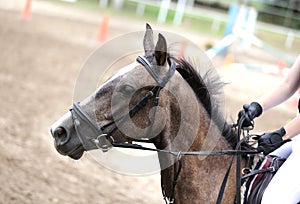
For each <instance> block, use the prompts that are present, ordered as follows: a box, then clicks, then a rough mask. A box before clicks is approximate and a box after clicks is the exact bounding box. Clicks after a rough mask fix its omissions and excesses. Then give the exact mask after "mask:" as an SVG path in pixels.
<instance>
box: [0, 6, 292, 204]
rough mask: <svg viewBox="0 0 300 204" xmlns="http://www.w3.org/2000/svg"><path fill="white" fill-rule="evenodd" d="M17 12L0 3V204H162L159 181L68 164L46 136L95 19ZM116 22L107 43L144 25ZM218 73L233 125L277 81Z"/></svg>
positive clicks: (61, 109)
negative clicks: (248, 104)
mask: <svg viewBox="0 0 300 204" xmlns="http://www.w3.org/2000/svg"><path fill="white" fill-rule="evenodd" d="M7 2H8V1H7ZM9 2H21V3H22V2H23V1H9ZM20 5H21V4H19V5H16V4H12V3H10V4H9V3H8V4H5V3H0V19H2V20H1V21H0V47H1V54H0V62H1V63H0V97H1V102H0V104H1V109H0V130H1V139H0V158H1V164H0V183H1V184H2V185H0V192H1V193H0V203H3V204H32V203H34V204H41V203H43V204H48V203H49V204H50V203H59V204H69V203H70V204H71V203H72V204H82V203H89V204H96V203H97V204H106V203H107V204H110V203H162V197H161V192H160V184H159V177H158V175H154V176H149V177H131V176H126V175H121V174H117V173H115V172H112V171H110V170H107V169H105V168H104V167H102V166H100V165H99V164H98V163H96V162H95V161H94V160H93V159H91V157H90V156H89V155H85V156H84V157H83V158H82V159H81V160H79V161H73V160H71V159H69V158H67V157H64V156H61V155H59V154H58V153H57V152H56V150H55V149H54V146H53V140H52V138H51V136H50V134H49V127H50V125H51V124H52V123H53V122H54V121H55V120H56V119H58V118H59V117H60V116H61V115H63V114H64V113H65V112H66V111H67V110H68V108H69V107H70V105H71V103H72V94H73V90H74V84H75V80H76V77H77V74H78V72H79V70H80V66H81V65H82V64H83V63H84V61H85V59H86V58H87V57H88V56H89V54H90V53H91V52H92V51H93V50H94V49H95V48H96V47H97V46H99V43H98V42H96V40H95V35H96V32H97V27H98V22H99V19H100V17H101V14H94V13H88V12H86V11H80V12H78V10H76V9H73V10H72V9H70V10H64V8H62V7H59V6H58V7H56V6H55V5H54V4H53V5H52V4H49V3H42V2H39V3H37V4H35V5H34V6H33V9H34V10H33V15H32V17H31V19H29V20H22V19H20V10H19V9H20V7H21V6H20ZM22 5H23V4H22ZM46 9H48V10H51V9H52V11H51V12H47V11H46ZM59 9H61V10H59ZM61 11H64V12H61ZM81 17H82V18H81ZM122 20H123V21H124V19H122ZM119 21H120V19H118V18H112V19H111V25H110V30H109V32H110V33H109V34H110V35H109V36H110V37H113V36H116V35H119V34H124V33H127V32H129V31H134V29H136V28H137V26H140V27H139V28H138V30H140V29H142V28H144V22H140V21H134V22H128V23H132V24H130V25H131V26H124V25H123V26H122V25H120V23H119V24H118V23H117V22H119ZM128 21H129V20H128ZM237 56H238V55H237ZM266 57H267V58H268V59H269V60H270V63H275V64H276V61H275V60H274V59H272V57H270V56H268V55H266ZM249 58H250V59H252V60H253V56H247V55H244V54H243V56H242V57H240V58H238V57H237V59H240V60H247V59H249ZM260 59H261V58H260ZM260 59H256V60H257V62H258V63H259V62H260ZM254 60H255V58H254ZM272 60H273V61H272ZM219 63H220V59H219V61H218V60H217V61H216V64H219ZM219 70H220V73H221V75H222V76H223V77H224V80H225V81H228V82H230V83H231V84H229V85H228V86H227V87H226V88H225V93H226V99H227V103H226V107H227V108H228V110H227V112H228V113H229V114H228V115H229V116H230V115H232V117H234V120H235V115H236V113H237V111H238V110H239V109H240V107H241V105H242V104H243V103H245V102H248V101H249V100H251V99H255V98H256V97H257V96H259V95H260V94H262V93H263V92H264V91H266V90H267V89H268V88H270V87H272V86H273V84H274V83H276V82H277V81H278V80H279V77H277V76H273V75H262V74H257V73H255V72H248V71H240V70H238V71H237V70H235V69H230V68H220V69H219ZM253 79H255V80H253ZM290 109H291V108H290V106H289V105H288V104H286V105H283V106H281V107H280V108H277V109H276V110H274V111H272V112H269V113H266V114H265V116H264V117H263V118H262V119H259V120H257V128H258V129H257V131H267V130H273V129H275V128H278V127H280V125H281V124H283V123H284V122H286V121H287V120H288V119H290V118H291V117H292V116H293V111H290Z"/></svg>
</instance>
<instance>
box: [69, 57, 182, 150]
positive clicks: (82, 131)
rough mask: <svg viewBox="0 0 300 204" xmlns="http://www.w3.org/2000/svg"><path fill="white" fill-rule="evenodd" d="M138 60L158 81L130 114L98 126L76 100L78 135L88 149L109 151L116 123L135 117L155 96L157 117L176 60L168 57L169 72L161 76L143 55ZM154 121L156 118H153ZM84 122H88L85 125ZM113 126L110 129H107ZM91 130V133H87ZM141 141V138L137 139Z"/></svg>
mask: <svg viewBox="0 0 300 204" xmlns="http://www.w3.org/2000/svg"><path fill="white" fill-rule="evenodd" d="M137 62H139V63H141V64H142V65H143V67H144V68H145V69H146V70H147V71H148V72H149V74H150V75H151V76H152V77H153V79H154V80H155V81H156V83H157V85H156V86H155V87H153V88H152V89H151V90H150V91H148V92H147V93H146V95H145V96H144V97H143V98H142V99H141V100H140V101H139V102H138V103H137V104H136V105H135V106H133V108H132V109H131V110H130V111H129V113H128V114H125V115H123V116H121V117H120V118H118V119H116V120H114V121H111V122H109V123H107V124H105V125H102V126H100V127H99V126H98V125H97V123H96V122H95V120H93V119H92V118H91V117H90V116H89V115H88V114H87V113H86V112H85V111H84V110H83V109H82V107H81V106H80V104H79V102H75V103H74V104H73V107H72V108H71V109H70V112H71V115H72V119H73V123H74V126H75V130H76V132H77V135H78V137H79V139H80V141H81V143H82V145H83V146H84V148H85V149H86V150H91V149H96V148H98V149H101V150H102V151H103V152H106V151H108V150H109V149H110V148H111V147H112V146H114V138H113V133H114V132H115V131H116V130H117V129H118V128H117V125H116V123H118V124H121V123H123V122H125V121H126V120H127V119H128V118H130V117H133V116H134V115H135V114H137V113H138V112H139V110H140V109H142V108H143V107H145V106H146V105H147V104H148V102H149V101H150V100H151V99H152V98H153V97H155V99H154V103H153V107H154V108H155V109H154V110H155V111H153V114H152V119H154V118H155V114H156V108H157V106H158V102H159V94H160V91H161V89H162V88H164V87H165V85H166V84H167V83H168V81H169V80H170V79H171V78H172V76H173V75H174V73H175V71H176V64H175V62H174V60H172V59H171V58H168V64H169V66H170V68H169V70H168V72H167V74H166V75H165V76H164V77H163V78H161V77H160V76H159V75H157V73H156V72H155V71H154V70H153V65H151V63H150V62H149V61H148V60H147V59H146V58H145V57H142V56H139V57H138V58H137ZM151 121H154V120H151ZM83 124H86V125H85V126H83ZM113 125H114V126H113ZM111 126H113V127H111ZM109 127H111V128H110V129H109V130H107V129H108V128H109ZM151 129H152V126H150V128H149V129H148V132H147V135H149V134H151ZM87 132H89V133H90V134H87ZM135 141H139V140H135Z"/></svg>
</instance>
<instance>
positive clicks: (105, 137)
mask: <svg viewBox="0 0 300 204" xmlns="http://www.w3.org/2000/svg"><path fill="white" fill-rule="evenodd" d="M167 61H168V64H169V66H170V68H169V70H168V72H167V74H166V75H165V76H164V77H163V78H161V77H160V76H158V75H157V74H156V72H154V70H153V66H152V65H151V63H150V62H149V61H148V60H147V59H146V58H145V57H143V56H139V57H138V58H137V62H139V63H140V64H142V65H143V67H144V68H145V69H146V70H147V71H148V72H149V74H150V75H151V76H152V77H153V78H154V80H155V81H156V83H157V85H156V86H154V87H153V88H152V89H151V90H150V91H148V92H147V93H146V95H145V96H144V97H143V98H142V99H141V100H140V101H139V102H138V103H137V104H136V105H135V106H133V107H132V108H131V109H130V111H129V113H128V114H125V115H124V116H121V117H120V118H118V119H116V120H114V121H111V122H108V123H107V124H104V125H102V126H100V127H99V126H98V125H97V123H96V122H95V120H93V119H92V118H91V117H90V116H89V115H88V114H87V113H86V112H85V111H84V110H83V109H82V107H81V106H80V104H79V102H74V104H73V107H72V108H71V109H70V112H71V115H72V119H73V123H74V126H75V130H76V132H77V135H78V137H79V139H80V141H81V142H82V145H83V146H84V148H85V149H86V150H91V149H95V148H98V149H100V150H102V151H103V152H107V151H108V150H109V149H110V148H111V147H119V148H129V149H138V150H147V151H155V152H159V153H166V154H171V155H173V156H174V158H175V162H174V176H173V182H172V188H171V194H170V196H169V197H167V195H166V193H165V191H164V186H163V184H161V185H162V186H161V188H162V193H163V197H164V200H165V202H166V203H170V204H171V203H174V202H175V201H174V192H175V186H176V183H177V179H178V177H179V174H180V171H181V167H182V158H181V157H182V156H184V155H194V156H201V155H203V156H205V155H235V156H237V157H236V158H237V174H236V175H237V177H236V179H237V184H239V185H238V186H237V194H240V193H239V189H240V180H241V178H240V157H241V155H253V154H257V153H258V152H257V151H250V150H249V151H246V150H241V149H240V146H241V143H242V142H243V141H244V140H245V138H243V139H242V140H240V141H239V139H238V141H237V146H236V148H235V149H234V150H219V151H195V152H192V151H188V152H181V151H173V150H166V149H156V148H148V147H144V146H142V145H138V144H132V143H125V142H118V141H115V140H114V138H113V133H114V132H115V131H116V130H118V128H117V125H116V123H118V124H120V123H122V122H124V121H126V120H127V119H128V118H129V117H133V116H134V115H135V114H136V113H138V112H139V110H141V109H142V108H143V107H145V106H146V105H147V104H148V103H149V101H150V100H151V99H152V98H153V97H155V98H154V103H153V107H154V108H155V109H154V111H153V114H152V119H155V113H156V108H157V106H158V103H159V95H160V91H161V90H162V89H163V88H164V87H165V85H166V84H167V83H168V81H169V80H170V79H171V78H172V76H173V75H174V73H175V71H176V64H175V62H174V60H172V59H171V58H168V60H167ZM151 121H154V120H151ZM242 122H243V120H241V121H240V123H241V124H242ZM82 123H86V124H87V126H88V128H89V131H92V132H93V135H92V136H88V137H87V136H86V134H85V133H82V131H81V130H82V128H81V125H82ZM241 124H238V135H240V133H241ZM111 126H113V127H112V128H110V129H109V130H108V131H106V130H107V129H108V128H109V127H111ZM151 129H152V127H150V128H149V130H151ZM148 132H149V133H150V131H148ZM133 141H135V142H146V143H152V142H151V141H150V140H149V139H141V140H138V139H134V140H133ZM233 158H234V157H233ZM233 158H232V160H231V163H230V165H229V167H228V169H227V171H226V174H225V176H224V179H223V182H222V185H221V188H220V191H219V196H218V200H217V204H219V203H221V201H222V197H223V193H224V190H225V186H226V183H227V179H228V176H229V172H230V170H231V166H232V163H233ZM177 164H178V167H177ZM238 174H239V175H238ZM236 203H240V199H239V196H238V195H237V199H236Z"/></svg>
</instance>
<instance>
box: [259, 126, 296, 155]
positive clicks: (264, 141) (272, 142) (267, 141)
mask: <svg viewBox="0 0 300 204" xmlns="http://www.w3.org/2000/svg"><path fill="white" fill-rule="evenodd" d="M285 134H286V132H285V129H284V128H283V127H282V128H280V129H279V130H276V131H274V132H269V133H264V134H262V135H261V136H259V137H257V138H256V139H258V147H257V150H258V151H259V152H263V153H264V155H267V154H269V153H270V152H273V151H274V150H275V149H277V148H279V147H280V146H281V145H283V144H284V143H286V142H289V141H291V140H290V139H287V140H283V139H282V137H283V136H284V135H285Z"/></svg>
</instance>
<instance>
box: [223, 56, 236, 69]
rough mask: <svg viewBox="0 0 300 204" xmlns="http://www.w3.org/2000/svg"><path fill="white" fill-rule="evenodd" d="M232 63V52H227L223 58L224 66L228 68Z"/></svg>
mask: <svg viewBox="0 0 300 204" xmlns="http://www.w3.org/2000/svg"><path fill="white" fill-rule="evenodd" d="M233 63H234V56H233V54H231V53H230V54H227V55H226V57H225V59H224V64H225V67H227V68H230V66H231V65H232V64H233Z"/></svg>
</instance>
